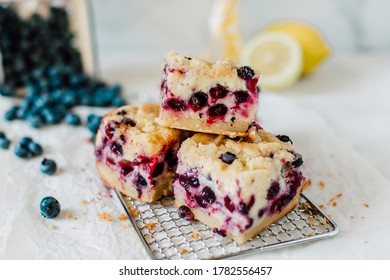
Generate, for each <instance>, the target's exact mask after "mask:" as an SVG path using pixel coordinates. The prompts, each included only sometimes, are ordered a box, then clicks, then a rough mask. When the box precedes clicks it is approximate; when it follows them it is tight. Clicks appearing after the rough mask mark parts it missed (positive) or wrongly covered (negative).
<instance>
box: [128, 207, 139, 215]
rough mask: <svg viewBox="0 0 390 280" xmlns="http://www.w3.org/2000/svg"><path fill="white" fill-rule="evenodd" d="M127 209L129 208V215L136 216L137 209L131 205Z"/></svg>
mask: <svg viewBox="0 0 390 280" xmlns="http://www.w3.org/2000/svg"><path fill="white" fill-rule="evenodd" d="M129 209H130V214H131V216H133V217H137V216H138V214H139V212H138V210H137V209H135V208H133V207H129Z"/></svg>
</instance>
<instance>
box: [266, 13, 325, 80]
mask: <svg viewBox="0 0 390 280" xmlns="http://www.w3.org/2000/svg"><path fill="white" fill-rule="evenodd" d="M265 31H266V32H275V31H277V32H283V33H286V34H288V35H290V36H291V37H293V38H294V39H295V40H296V41H297V42H298V43H299V44H300V46H301V48H302V52H303V72H302V74H303V75H307V74H309V73H311V72H313V70H315V69H316V68H317V66H318V65H319V64H320V63H321V62H322V61H323V60H324V59H325V58H326V57H328V56H329V54H330V48H329V46H328V44H327V43H326V41H325V40H324V38H323V36H322V34H321V33H320V31H319V30H317V29H316V28H315V27H313V26H312V25H310V24H307V23H303V22H298V21H285V22H277V23H273V24H270V25H269V26H267V27H266V28H265ZM260 70H261V69H260Z"/></svg>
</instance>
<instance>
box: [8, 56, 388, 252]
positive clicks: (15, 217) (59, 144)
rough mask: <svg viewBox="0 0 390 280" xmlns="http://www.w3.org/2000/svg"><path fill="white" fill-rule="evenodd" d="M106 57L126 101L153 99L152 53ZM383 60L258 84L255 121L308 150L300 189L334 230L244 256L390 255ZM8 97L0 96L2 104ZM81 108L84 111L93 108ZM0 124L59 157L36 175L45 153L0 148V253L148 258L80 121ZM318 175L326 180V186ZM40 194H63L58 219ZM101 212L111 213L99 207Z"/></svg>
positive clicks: (346, 60)
mask: <svg viewBox="0 0 390 280" xmlns="http://www.w3.org/2000/svg"><path fill="white" fill-rule="evenodd" d="M110 63H111V64H110V67H108V68H107V69H106V71H105V77H107V78H109V79H110V80H117V81H123V83H124V85H125V88H126V92H127V95H128V98H129V102H131V103H137V102H139V100H140V99H134V96H135V95H134V94H135V93H141V99H142V100H156V101H157V100H158V85H159V80H160V70H159V63H157V64H156V65H154V64H153V62H151V63H150V64H149V65H146V64H139V65H133V64H130V65H127V64H126V62H125V61H121V60H117V61H113V60H110ZM107 65H108V64H107ZM389 65H390V54H382V55H373V54H371V55H368V54H364V55H362V54H360V55H341V56H334V57H332V58H331V59H330V60H329V61H327V62H326V63H325V64H324V65H323V66H322V67H321V68H320V69H319V70H318V71H317V72H315V73H314V74H313V75H312V76H310V77H307V78H306V79H305V80H302V81H300V82H299V83H298V84H297V85H296V86H294V87H293V88H291V89H290V90H289V91H286V92H283V93H273V92H262V94H261V97H260V109H259V116H260V121H261V123H262V125H263V126H264V128H265V129H267V130H270V131H272V132H275V133H285V134H287V135H289V136H290V137H291V138H292V139H293V140H294V145H295V147H296V150H297V151H299V152H300V153H302V154H303V156H304V159H305V165H304V166H305V174H306V176H307V177H309V178H310V179H311V180H312V185H311V186H310V187H309V188H308V189H307V190H306V191H305V194H307V195H308V196H309V197H310V198H311V199H312V200H313V202H314V203H316V204H317V205H319V204H323V205H325V212H326V213H327V214H330V215H331V216H332V218H333V219H334V220H335V221H336V223H337V224H338V225H339V226H340V233H339V234H338V235H337V236H335V237H333V238H330V239H327V240H322V241H317V242H313V243H308V244H305V245H299V246H294V247H290V248H285V249H280V250H276V251H270V252H263V253H258V254H255V255H249V256H245V257H242V258H251V259H389V258H390V249H389V248H390V239H389V238H388V236H389V234H390V224H389V223H388V209H387V203H388V201H389V199H390V175H389V174H390V165H389V164H388V158H389V157H390V145H389V144H388V143H389V140H390V130H389V128H388V127H389V124H390V111H389V110H388V107H389V105H390V95H389V94H388V92H389V91H390V76H389V75H390V74H389V73H390V66H389ZM12 102H15V101H14V100H12V99H5V98H0V112H4V110H5V108H7V107H8V106H9V105H10V103H12ZM98 111H100V110H98ZM103 111H105V110H103ZM78 112H80V113H82V114H83V115H85V114H87V113H88V112H91V109H87V108H79V109H78ZM100 112H102V111H100ZM0 130H5V131H6V133H7V135H8V136H9V138H10V139H11V140H12V141H13V145H15V143H16V142H17V140H18V139H20V138H21V137H22V136H25V135H29V136H31V137H33V138H34V139H35V140H37V141H38V142H40V143H42V144H43V146H44V149H45V154H44V156H46V157H50V158H53V159H55V160H56V161H57V163H58V165H59V172H58V174H56V175H55V176H52V177H47V176H43V174H41V173H40V171H39V169H38V166H39V163H40V160H41V159H42V157H40V158H36V159H31V160H27V161H25V160H20V159H18V158H16V157H15V156H14V155H13V153H12V147H11V150H9V151H3V150H0V178H2V179H1V182H0V212H1V213H2V215H0V225H1V226H0V259H146V258H148V255H147V253H146V251H145V249H144V248H143V246H142V244H141V242H140V240H139V239H138V236H137V235H136V233H135V231H134V229H133V228H132V226H131V224H130V222H129V221H120V220H119V219H118V217H119V215H120V214H121V213H124V210H123V208H122V207H121V205H120V203H119V201H118V200H117V199H116V198H115V197H112V193H111V192H109V191H107V189H106V188H105V187H104V186H103V185H102V183H101V181H100V179H99V177H98V175H97V172H96V169H95V167H94V159H93V153H92V145H91V144H90V143H87V142H86V141H85V139H86V138H88V136H89V133H88V131H87V130H86V129H85V128H72V127H69V126H66V125H60V126H55V127H50V128H45V129H41V130H34V129H32V128H30V127H29V126H28V125H26V124H25V123H21V122H12V123H8V122H5V121H4V120H2V119H1V120H0ZM319 181H323V182H324V183H325V186H324V187H323V188H321V187H320V185H319ZM338 193H342V197H340V198H338V199H337V200H336V202H337V206H332V205H330V204H328V202H329V200H330V198H332V197H333V196H335V195H336V194H338ZM46 195H53V196H55V197H57V198H58V199H59V201H60V202H61V205H62V208H63V211H62V213H61V215H60V216H59V217H58V218H56V219H53V220H45V219H43V218H42V217H41V216H40V214H39V201H40V199H41V198H42V197H44V196H46ZM82 200H86V201H87V204H83V203H82ZM364 204H367V205H368V207H365V206H364ZM104 212H106V213H108V214H110V215H111V216H112V218H113V221H112V222H107V221H104V220H100V219H99V218H98V217H97V215H98V214H99V213H104ZM66 214H70V215H71V218H70V219H67V218H66ZM74 218H77V219H74Z"/></svg>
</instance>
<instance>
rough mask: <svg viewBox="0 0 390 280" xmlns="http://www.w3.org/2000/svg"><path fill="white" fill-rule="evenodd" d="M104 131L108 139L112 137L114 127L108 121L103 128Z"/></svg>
mask: <svg viewBox="0 0 390 280" xmlns="http://www.w3.org/2000/svg"><path fill="white" fill-rule="evenodd" d="M104 132H105V133H106V136H107V137H108V139H112V137H113V136H114V134H115V128H114V127H112V126H111V124H110V123H108V124H107V125H106V126H105V128H104Z"/></svg>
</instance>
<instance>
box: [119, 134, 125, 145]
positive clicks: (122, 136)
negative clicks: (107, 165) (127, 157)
mask: <svg viewBox="0 0 390 280" xmlns="http://www.w3.org/2000/svg"><path fill="white" fill-rule="evenodd" d="M119 139H121V141H122V143H123V144H126V136H125V135H123V134H121V135H120V136H119Z"/></svg>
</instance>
